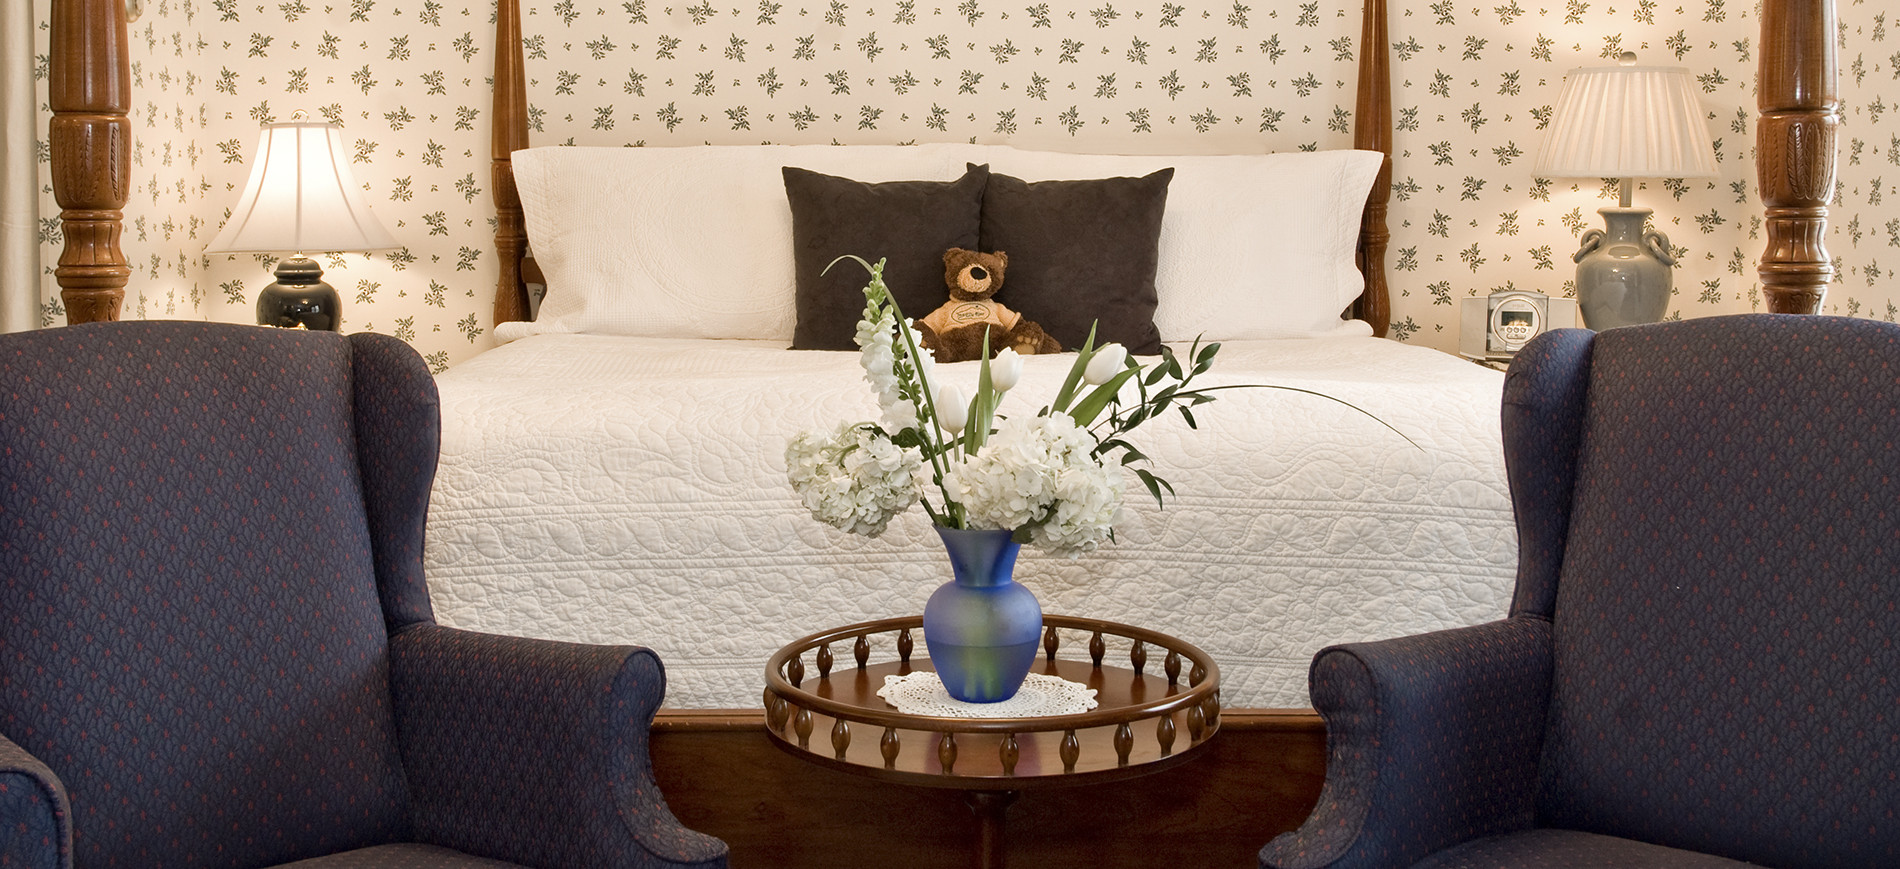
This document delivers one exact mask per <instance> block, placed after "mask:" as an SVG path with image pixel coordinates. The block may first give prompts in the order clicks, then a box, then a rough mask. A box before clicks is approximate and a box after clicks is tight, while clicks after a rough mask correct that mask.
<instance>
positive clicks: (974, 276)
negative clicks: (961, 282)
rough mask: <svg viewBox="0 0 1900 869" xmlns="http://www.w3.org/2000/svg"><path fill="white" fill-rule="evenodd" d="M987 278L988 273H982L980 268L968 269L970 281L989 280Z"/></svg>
mask: <svg viewBox="0 0 1900 869" xmlns="http://www.w3.org/2000/svg"><path fill="white" fill-rule="evenodd" d="M989 277H990V273H989V272H987V271H984V270H983V267H982V266H971V267H970V280H973V281H986V280H989Z"/></svg>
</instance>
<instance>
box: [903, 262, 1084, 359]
mask: <svg viewBox="0 0 1900 869" xmlns="http://www.w3.org/2000/svg"><path fill="white" fill-rule="evenodd" d="M1008 267H1009V254H1007V253H1004V252H1003V251H1000V250H999V251H997V252H995V253H978V252H977V251H973V250H964V249H963V248H960V247H953V248H951V249H949V250H947V251H944V254H943V280H944V283H946V284H949V285H950V301H947V302H944V303H943V306H942V307H939V308H938V309H937V310H935V311H931V312H930V313H929V314H927V315H925V316H924V317H922V318H920V319H918V320H917V321H916V323H915V326H916V329H917V333H918V335H919V336H920V337H922V339H923V343H924V346H925V347H927V348H929V349H930V351H931V353H932V355H934V356H935V357H936V359H937V361H938V362H964V361H968V360H971V359H976V358H979V357H981V356H982V355H983V333H984V330H985V329H988V330H989V339H990V353H991V354H995V353H997V352H1000V351H1001V350H1002V349H1003V348H1005V347H1014V348H1016V352H1018V353H1021V354H1023V355H1025V356H1027V355H1032V354H1036V353H1060V352H1062V344H1061V343H1060V342H1058V341H1056V339H1054V338H1051V337H1049V334H1048V333H1047V332H1044V331H1042V327H1041V326H1038V325H1036V323H1035V322H1034V321H1031V320H1026V319H1023V315H1021V314H1018V313H1016V312H1015V311H1012V310H1010V309H1009V308H1007V307H1005V306H1004V305H1003V304H1001V303H1000V302H996V301H994V300H993V299H991V298H990V297H991V296H994V295H996V291H997V290H1000V289H1002V287H1003V272H1004V270H1005V269H1007V268H1008Z"/></svg>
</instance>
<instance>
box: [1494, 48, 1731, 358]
mask: <svg viewBox="0 0 1900 869" xmlns="http://www.w3.org/2000/svg"><path fill="white" fill-rule="evenodd" d="M1618 62H1619V65H1618V66H1612V67H1591V68H1586V69H1573V70H1571V71H1570V73H1569V74H1568V75H1566V76H1565V77H1564V86H1563V90H1562V92H1560V93H1559V94H1558V96H1557V105H1556V107H1555V110H1554V111H1553V113H1552V115H1551V120H1550V132H1549V133H1548V134H1546V136H1545V138H1544V144H1543V147H1542V149H1541V150H1539V151H1538V153H1537V160H1536V163H1535V164H1534V167H1533V170H1532V171H1534V172H1535V173H1536V174H1537V175H1538V176H1540V177H1544V178H1617V179H1621V180H1622V187H1623V190H1622V194H1623V195H1622V203H1621V204H1620V205H1619V206H1618V207H1616V208H1601V209H1598V210H1597V213H1598V214H1601V215H1603V220H1604V224H1605V226H1606V227H1607V229H1591V230H1589V231H1587V232H1585V233H1584V234H1583V236H1582V237H1581V238H1580V239H1579V240H1580V241H1581V242H1582V246H1581V248H1580V249H1579V250H1578V251H1577V253H1576V255H1575V256H1574V257H1572V259H1574V260H1576V263H1577V307H1578V310H1579V311H1580V312H1581V313H1582V314H1583V323H1584V325H1585V326H1588V327H1589V328H1591V329H1596V330H1598V331H1601V330H1604V329H1610V328H1614V327H1616V326H1630V325H1635V324H1637V323H1654V322H1656V321H1658V320H1661V319H1662V317H1663V313H1664V312H1665V311H1666V310H1667V309H1668V307H1669V294H1670V283H1671V280H1672V278H1671V275H1670V266H1673V265H1675V263H1676V260H1675V257H1674V256H1673V255H1672V254H1671V253H1670V252H1669V238H1668V236H1665V235H1663V234H1662V233H1661V232H1660V231H1658V230H1656V229H1654V228H1650V227H1648V226H1647V223H1648V221H1649V216H1650V214H1651V213H1652V212H1651V211H1650V209H1647V208H1632V207H1630V190H1631V187H1632V184H1631V182H1632V180H1633V179H1636V178H1708V177H1713V176H1714V175H1715V174H1716V172H1715V148H1714V145H1713V144H1711V142H1710V139H1709V130H1708V126H1707V124H1706V123H1705V122H1704V121H1703V114H1702V107H1701V102H1700V99H1699V97H1698V95H1697V93H1696V87H1695V79H1694V78H1692V77H1691V76H1690V75H1689V71H1688V70H1686V69H1683V68H1681V67H1657V66H1637V65H1636V55H1635V54H1633V53H1630V52H1624V53H1623V56H1622V57H1620V58H1618Z"/></svg>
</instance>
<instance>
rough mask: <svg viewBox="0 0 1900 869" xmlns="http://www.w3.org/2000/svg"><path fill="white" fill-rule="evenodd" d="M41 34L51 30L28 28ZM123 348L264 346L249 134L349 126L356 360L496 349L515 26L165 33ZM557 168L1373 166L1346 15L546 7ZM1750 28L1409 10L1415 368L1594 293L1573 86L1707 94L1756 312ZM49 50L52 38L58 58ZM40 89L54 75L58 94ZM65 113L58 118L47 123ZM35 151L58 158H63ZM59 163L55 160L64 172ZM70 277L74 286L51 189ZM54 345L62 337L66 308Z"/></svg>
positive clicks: (140, 87) (777, 4)
mask: <svg viewBox="0 0 1900 869" xmlns="http://www.w3.org/2000/svg"><path fill="white" fill-rule="evenodd" d="M35 2H36V4H37V5H38V7H39V9H40V14H41V20H42V21H44V20H45V15H46V9H47V7H48V6H49V4H50V0H35ZM138 5H141V6H142V9H141V10H140V14H139V17H138V18H137V20H135V21H134V22H133V24H132V26H131V30H132V38H133V77H134V91H135V94H136V104H135V106H134V108H133V112H132V116H133V121H134V127H135V131H136V134H137V137H138V138H137V143H136V146H135V148H134V153H133V183H134V191H133V197H132V202H131V203H130V204H129V205H128V207H127V212H126V238H125V249H126V253H127V255H128V258H129V259H130V260H131V262H132V264H133V268H134V280H133V290H132V292H131V293H129V294H128V300H127V303H126V315H127V316H128V317H205V318H210V319H216V320H231V321H239V322H246V321H249V320H250V319H251V316H252V314H251V310H252V308H251V306H252V304H253V302H254V299H255V293H256V290H257V288H258V287H261V286H262V285H263V284H265V283H268V282H269V280H270V277H269V269H270V267H271V266H272V265H273V264H274V262H273V261H272V260H271V259H269V258H262V257H251V256H243V257H226V256H215V257H206V256H205V255H204V253H203V247H204V245H205V244H206V243H207V242H208V241H209V240H210V238H211V237H212V236H213V235H215V234H216V231H217V229H218V228H219V226H221V225H222V222H223V220H224V219H225V215H226V213H227V211H228V209H229V208H230V207H231V205H232V204H233V203H234V202H235V200H236V198H237V195H238V191H239V190H240V189H241V187H242V185H243V183H244V179H245V177H246V171H247V170H246V161H247V160H248V159H249V158H250V152H251V150H252V149H254V147H255V143H256V139H257V125H258V124H259V123H261V122H265V121H270V120H281V119H287V118H288V117H289V116H290V115H291V113H292V112H293V111H295V110H298V109H302V110H305V111H307V112H309V113H311V114H313V115H321V116H323V117H326V118H329V119H331V120H333V121H336V122H338V123H340V124H342V125H343V128H344V139H345V141H346V142H347V143H349V145H350V147H351V148H352V150H353V152H354V153H353V155H352V159H353V168H354V169H355V171H356V173H357V180H358V181H359V182H360V183H361V184H362V185H363V186H364V188H365V190H366V191H367V192H368V194H369V197H370V201H371V202H372V203H373V207H374V208H375V210H376V212H377V214H378V216H379V217H380V218H381V219H382V220H383V222H384V223H385V224H386V225H387V226H388V227H389V228H390V230H391V231H392V232H393V233H394V234H395V235H396V236H397V238H398V239H399V240H400V241H402V243H403V244H404V245H405V248H404V249H402V250H400V251H395V252H390V253H377V254H337V255H330V256H327V257H324V258H322V260H321V261H322V262H323V264H324V267H325V269H326V277H327V279H328V280H329V281H330V282H331V283H332V284H334V285H335V286H336V287H337V288H338V290H339V291H340V292H341V293H342V294H343V297H344V301H345V312H344V317H345V328H346V329H347V330H350V331H358V330H375V331H381V332H387V333H390V334H394V335H397V336H399V337H401V338H403V339H404V340H407V341H409V342H411V343H412V344H414V345H415V346H416V347H417V348H418V349H419V350H421V351H422V352H423V353H424V354H425V356H426V357H427V358H428V359H429V361H430V363H431V364H432V365H433V366H434V367H436V368H437V369H440V368H443V367H446V366H447V365H450V364H453V363H455V362H457V361H459V360H462V359H465V358H468V357H469V356H471V355H473V354H474V353H476V352H479V351H480V350H482V349H484V348H486V347H487V346H489V345H490V344H491V342H492V338H491V337H490V335H489V332H490V329H491V323H490V322H489V317H490V314H489V310H490V304H491V299H492V293H493V285H494V280H495V269H496V265H495V262H494V260H495V254H494V251H493V247H492V244H493V243H492V233H493V210H492V208H493V206H492V203H491V200H490V198H489V197H490V193H489V187H490V185H491V182H490V179H489V169H488V166H489V164H488V135H489V124H490V122H491V118H490V117H489V114H490V94H491V82H490V70H491V66H492V62H493V59H492V56H491V48H492V45H491V43H492V39H493V16H494V12H493V6H492V3H491V2H486V0H484V2H470V0H142V2H141V3H139V4H138ZM524 6H527V7H529V8H527V9H526V10H525V21H524V29H525V31H526V49H527V63H528V72H529V75H530V77H531V79H532V81H531V84H530V87H529V94H530V100H531V101H532V102H533V107H532V120H533V128H534V133H533V137H534V142H535V143H536V144H557V143H574V144H611V145H620V144H634V145H649V146H664V145H690V144H701V143H712V144H730V143H758V142H777V143H813V142H817V143H824V142H837V143H847V144H849V143H899V142H929V141H974V142H983V143H1004V142H1007V143H1011V144H1016V145H1019V146H1024V147H1036V148H1047V149H1055V150H1072V151H1103V152H1126V153H1210V152H1232V151H1259V150H1292V149H1299V148H1305V149H1312V148H1340V147H1349V146H1350V142H1351V137H1350V130H1351V124H1352V123H1353V117H1352V114H1353V104H1352V102H1353V97H1352V94H1353V81H1354V62H1355V60H1356V55H1357V52H1358V46H1357V39H1358V26H1359V11H1358V5H1357V3H1355V2H1351V0H1286V2H1285V3H1284V4H1282V5H1274V6H1269V5H1265V4H1261V3H1258V2H1257V0H1223V2H1200V0H1183V2H1179V3H1176V2H1168V0H1084V2H1042V0H1037V2H1031V0H1007V2H1005V0H724V2H718V0H550V2H529V3H525V4H524ZM1892 17H1893V13H1892V12H1890V11H1888V10H1887V9H1886V8H1885V7H1884V5H1883V4H1879V3H1868V2H1866V0H1841V6H1840V18H1841V21H1840V31H1839V43H1838V47H1839V50H1840V67H1841V92H1842V97H1843V101H1844V104H1845V114H1844V117H1845V123H1844V126H1843V129H1842V136H1841V157H1840V167H1841V169H1840V182H1839V185H1838V187H1837V193H1836V196H1835V198H1834V202H1833V214H1832V219H1831V222H1830V228H1829V236H1828V243H1829V245H1830V249H1831V253H1832V254H1833V255H1834V256H1835V257H1836V260H1837V266H1838V268H1839V271H1840V279H1839V282H1838V284H1837V285H1836V286H1835V288H1834V289H1833V290H1832V291H1831V292H1830V293H1829V295H1828V298H1827V302H1826V307H1827V310H1828V311H1829V312H1830V313H1839V314H1849V315H1854V316H1862V317H1877V318H1881V319H1889V320H1891V319H1894V318H1895V316H1896V314H1900V307H1897V305H1900V281H1896V279H1895V278H1894V276H1893V271H1894V270H1895V269H1900V201H1897V200H1896V197H1895V196H1894V193H1895V191H1892V190H1890V189H1888V187H1887V184H1888V182H1889V181H1890V180H1891V181H1893V182H1895V183H1900V169H1897V168H1894V167H1900V118H1896V117H1895V115H1896V114H1897V113H1900V106H1896V105H1895V103H1896V102H1900V38H1897V39H1890V38H1889V35H1888V30H1889V27H1890V26H1900V21H1890V20H1889V19H1890V18H1892ZM1758 27H1759V25H1758V22H1757V19H1756V12H1755V8H1754V7H1753V5H1752V4H1741V3H1731V2H1730V0H1688V2H1684V3H1681V4H1678V5H1666V4H1661V3H1658V2H1656V0H1564V2H1562V3H1556V2H1550V3H1544V4H1535V3H1534V4H1529V5H1525V4H1524V3H1523V2H1522V0H1502V2H1500V0H1485V2H1483V3H1472V4H1459V3H1457V2H1455V0H1435V2H1421V3H1419V4H1417V5H1415V6H1406V7H1395V8H1394V9H1393V11H1392V20H1391V34H1390V37H1391V44H1390V46H1389V48H1390V50H1391V52H1392V59H1393V64H1394V78H1395V81H1394V90H1395V96H1394V122H1395V124H1396V126H1397V133H1396V151H1397V153H1396V154H1395V166H1394V172H1393V194H1394V201H1393V211H1392V217H1391V221H1392V231H1393V240H1392V246H1391V252H1390V254H1389V258H1388V267H1389V269H1390V270H1391V277H1392V287H1393V330H1392V334H1393V337H1395V338H1397V339H1399V340H1404V341H1411V342H1416V343H1422V344H1426V345H1429V346H1433V347H1437V348H1440V349H1445V350H1453V349H1455V348H1456V346H1457V322H1458V320H1457V309H1456V304H1455V302H1456V300H1457V299H1459V298H1462V297H1465V296H1471V295H1482V294H1486V293H1490V292H1493V291H1496V290H1502V289H1528V290H1538V291H1541V292H1545V293H1549V294H1552V295H1564V294H1569V293H1570V292H1571V286H1570V284H1571V278H1572V277H1573V275H1574V272H1573V266H1572V264H1571V262H1570V255H1571V253H1572V252H1574V250H1575V247H1576V241H1575V239H1576V236H1577V234H1578V233H1579V232H1581V231H1582V230H1583V229H1585V228H1587V227H1590V226H1596V225H1600V221H1601V218H1599V217H1597V216H1596V215H1595V214H1594V211H1595V209H1597V208H1599V207H1603V206H1604V205H1607V204H1614V196H1615V191H1614V185H1613V183H1609V182H1606V181H1604V180H1602V179H1544V178H1536V177H1533V176H1532V174H1531V172H1530V168H1529V165H1530V162H1531V160H1532V158H1533V156H1534V154H1535V151H1536V149H1537V147H1538V143H1539V141H1540V139H1541V136H1542V129H1543V127H1544V125H1545V123H1546V122H1547V121H1548V119H1549V113H1550V104H1551V103H1552V102H1553V101H1554V99H1555V97H1556V92H1557V88H1558V86H1559V84H1560V83H1561V80H1562V76H1563V74H1564V72H1565V71H1566V70H1567V69H1570V68H1572V67H1576V66H1588V65H1599V64H1608V63H1611V62H1613V60H1612V59H1613V58H1614V57H1615V56H1616V55H1617V54H1619V53H1620V52H1622V51H1625V50H1633V51H1635V52H1637V53H1638V54H1639V56H1640V57H1641V58H1642V60H1643V61H1644V62H1647V63H1657V64H1664V63H1666V64H1671V65H1681V66H1685V67H1688V68H1689V70H1690V71H1691V72H1692V73H1693V74H1694V76H1695V77H1696V79H1697V80H1698V81H1699V82H1700V84H1701V87H1702V90H1703V108H1704V110H1705V111H1706V113H1707V120H1708V123H1709V126H1710V130H1711V132H1712V134H1713V135H1714V137H1715V140H1716V149H1717V157H1718V159H1719V165H1720V169H1721V175H1720V177H1718V178H1713V179H1697V180H1691V181H1681V180H1668V179H1663V180H1648V181H1644V182H1642V183H1641V184H1640V186H1639V188H1638V191H1637V193H1636V203H1637V204H1638V205H1641V206H1645V207H1649V208H1653V209H1655V211H1656V216H1655V218H1654V219H1655V222H1656V224H1657V226H1658V227H1659V228H1661V229H1662V230H1663V231H1665V232H1666V233H1667V234H1668V235H1669V237H1670V239H1671V242H1672V245H1673V247H1675V249H1676V251H1677V253H1678V254H1679V256H1680V259H1681V265H1680V267H1679V268H1678V270H1677V272H1676V296H1675V301H1674V303H1673V304H1672V305H1671V307H1670V316H1672V317H1678V316H1679V317H1695V316H1705V315H1709V314H1718V313H1730V312H1737V311H1748V310H1759V309H1760V307H1761V303H1760V298H1759V297H1760V294H1759V288H1758V284H1757V282H1756V279H1755V262H1756V259H1757V258H1758V257H1759V255H1760V252H1761V249H1762V246H1763V239H1762V235H1761V232H1762V230H1761V206H1760V203H1759V201H1758V200H1757V198H1756V183H1755V170H1754V165H1753V157H1752V148H1753V129H1754V114H1755V101H1754V94H1753V79H1754V73H1755V64H1756V43H1757V42H1758V41H1759V34H1758ZM43 45H44V34H42V46H43ZM45 67H46V59H45V57H44V55H42V57H41V68H42V69H44V68H45ZM43 93H44V90H43V89H42V94H43ZM42 129H43V128H42ZM43 153H44V151H43ZM46 205H47V211H46V215H47V217H48V218H49V219H48V220H46V221H44V222H43V225H44V226H45V227H46V229H45V233H44V234H45V237H46V244H47V246H48V248H49V256H48V258H47V262H48V263H49V264H50V263H51V262H53V260H54V258H55V257H56V256H57V250H58V237H57V233H58V230H57V222H56V221H54V220H51V219H50V218H51V217H52V215H54V214H56V213H57V212H56V210H55V208H54V207H53V204H52V199H51V194H50V187H49V188H48V193H47V196H46ZM46 298H47V302H46V306H45V311H46V317H47V321H48V322H49V323H50V322H55V321H58V320H60V319H61V318H62V317H63V312H62V311H61V310H60V309H59V305H58V302H57V293H56V291H55V288H54V286H53V284H52V280H51V277H50V266H49V277H48V280H47V294H46Z"/></svg>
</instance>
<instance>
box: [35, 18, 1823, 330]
mask: <svg viewBox="0 0 1900 869" xmlns="http://www.w3.org/2000/svg"><path fill="white" fill-rule="evenodd" d="M496 12H497V14H496V25H495V29H496V52H495V104H494V131H493V138H492V140H491V144H492V148H493V164H492V166H493V180H494V183H493V186H492V189H493V191H494V196H495V205H496V217H497V223H496V227H497V228H496V233H495V242H496V246H497V248H498V249H499V251H500V255H501V268H500V278H499V282H498V286H497V291H496V296H495V320H496V322H505V321H510V320H522V319H526V318H527V316H528V310H529V309H528V296H527V284H526V281H524V280H523V270H522V255H523V253H524V252H525V250H526V245H527V238H526V233H525V230H524V227H523V224H522V217H521V202H520V198H519V196H518V195H517V193H516V189H515V184H514V173H513V170H512V166H511V164H510V162H509V154H510V153H512V152H513V151H515V150H517V149H520V148H525V147H527V145H528V99H527V82H526V71H525V69H524V64H523V59H522V58H523V55H522V47H521V4H520V0H497V4H496ZM1386 18H1387V15H1386V3H1385V0H1366V2H1365V7H1364V15H1363V27H1362V29H1361V35H1360V42H1359V44H1360V51H1359V54H1358V64H1359V70H1358V94H1357V100H1356V110H1355V114H1354V119H1355V124H1354V130H1353V145H1354V147H1357V148H1363V149H1367V150H1374V151H1379V152H1382V153H1384V154H1386V160H1385V163H1384V166H1383V167H1382V168H1381V169H1380V172H1379V176H1378V180H1377V181H1376V182H1375V183H1374V185H1373V189H1372V194H1371V195H1370V197H1369V198H1368V199H1367V202H1366V209H1365V217H1364V221H1363V223H1362V227H1361V230H1360V252H1359V259H1360V266H1361V268H1362V270H1363V272H1364V273H1365V276H1366V289H1365V292H1364V293H1363V294H1362V295H1361V296H1360V298H1359V300H1358V301H1357V302H1355V303H1354V305H1353V308H1352V310H1353V315H1354V316H1356V317H1359V318H1360V319H1364V320H1366V321H1367V322H1369V323H1371V324H1372V325H1373V328H1374V329H1375V330H1376V331H1377V332H1378V334H1381V335H1383V334H1385V332H1386V327H1387V325H1388V324H1389V322H1390V320H1391V303H1390V298H1389V296H1388V292H1387V284H1386V274H1385V249H1386V245H1387V243H1388V241H1389V240H1390V238H1391V233H1390V232H1389V231H1388V229H1387V227H1386V209H1387V205H1388V200H1389V199H1390V196H1391V177H1392V159H1391V153H1392V89H1391V63H1390V59H1389V57H1388V53H1389V49H1390V45H1391V42H1390V40H1389V39H1388V38H1387V35H1386ZM1834 29H1835V13H1834V0H1765V2H1764V4H1763V9H1762V18H1761V33H1762V38H1761V53H1760V60H1759V64H1760V66H1759V70H1758V73H1757V88H1756V90H1757V94H1758V107H1759V110H1760V118H1759V121H1758V123H1757V125H1756V148H1755V155H1756V156H1755V160H1756V171H1757V173H1758V176H1759V181H1760V186H1761V199H1762V204H1763V206H1764V209H1765V215H1764V217H1765V232H1766V236H1767V246H1766V250H1765V251H1764V252H1763V254H1762V258H1761V264H1760V275H1761V283H1762V292H1763V294H1764V295H1765V296H1766V298H1767V302H1768V309H1769V310H1771V311H1776V312H1783V313H1817V312H1818V311H1819V310H1820V304H1821V298H1822V295H1823V293H1824V292H1825V291H1826V289H1827V286H1828V284H1829V283H1830V282H1832V280H1833V278H1834V266H1833V263H1832V261H1831V258H1830V256H1829V255H1828V252H1827V248H1826V245H1825V243H1824V240H1823V236H1824V234H1825V232H1826V228H1827V198H1828V196H1829V195H1830V194H1831V192H1832V191H1833V187H1834V174H1835V172H1834V166H1835V159H1836V156H1835V152H1836V147H1835V144H1836V129H1837V128H1838V126H1839V124H1840V98H1839V95H1838V93H1837V91H1836V86H1835V82H1836V76H1837V72H1836V67H1835V46H1834V42H1833V39H1832V38H1831V37H1832V34H1833V32H1834ZM51 31H52V32H51V46H52V50H51V54H52V56H51V66H50V76H51V80H50V104H51V108H52V112H53V118H52V122H51V125H50V127H51V129H50V130H49V131H48V139H49V142H50V145H51V152H52V153H51V157H52V183H53V193H54V197H55V199H56V200H57V201H58V203H59V206H60V208H61V212H60V221H61V224H62V230H63V234H64V239H65V246H64V248H63V249H62V251H61V253H60V256H59V264H58V268H57V269H56V270H55V276H56V279H57V280H58V282H59V286H60V296H61V300H62V302H63V304H64V305H65V307H66V320H67V322H68V323H85V322H92V321H96V320H116V319H118V317H119V309H120V306H121V304H122V303H123V299H124V295H125V285H126V283H127V281H128V280H129V279H130V276H131V268H130V266H129V265H128V263H127V262H126V258H125V254H124V252H123V251H122V250H121V249H120V247H119V236H120V233H121V231H122V222H123V209H124V207H125V203H126V198H127V196H128V194H129V192H130V191H129V187H130V175H131V160H130V147H131V133H132V130H131V123H130V121H129V120H128V118H127V114H128V112H129V111H130V110H131V105H132V86H131V75H130V71H131V65H130V63H129V62H128V59H127V56H128V53H127V48H128V39H127V33H126V16H125V0H52V16H51Z"/></svg>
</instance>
